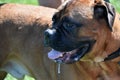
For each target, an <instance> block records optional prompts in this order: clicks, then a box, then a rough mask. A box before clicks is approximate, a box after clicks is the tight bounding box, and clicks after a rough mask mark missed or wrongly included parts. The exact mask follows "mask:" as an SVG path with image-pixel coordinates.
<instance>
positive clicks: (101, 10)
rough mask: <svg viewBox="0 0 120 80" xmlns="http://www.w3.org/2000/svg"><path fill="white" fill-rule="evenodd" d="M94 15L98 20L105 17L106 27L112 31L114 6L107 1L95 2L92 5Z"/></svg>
mask: <svg viewBox="0 0 120 80" xmlns="http://www.w3.org/2000/svg"><path fill="white" fill-rule="evenodd" d="M94 17H95V18H96V19H98V20H100V19H105V20H106V22H107V25H108V27H109V28H110V30H111V31H112V26H113V23H114V19H115V8H114V7H113V6H112V5H111V4H109V3H107V2H104V4H102V3H97V4H96V5H95V6H94Z"/></svg>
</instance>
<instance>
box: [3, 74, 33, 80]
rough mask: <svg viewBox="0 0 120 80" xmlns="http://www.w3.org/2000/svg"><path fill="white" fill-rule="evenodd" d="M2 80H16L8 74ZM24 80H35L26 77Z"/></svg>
mask: <svg viewBox="0 0 120 80" xmlns="http://www.w3.org/2000/svg"><path fill="white" fill-rule="evenodd" d="M4 80H17V79H16V78H14V77H13V76H11V75H10V74H8V75H7V76H6V78H5V79H4ZM24 80H35V79H34V78H32V77H30V76H27V75H26V76H25V78H24Z"/></svg>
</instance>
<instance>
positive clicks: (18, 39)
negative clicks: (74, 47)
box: [0, 0, 120, 80]
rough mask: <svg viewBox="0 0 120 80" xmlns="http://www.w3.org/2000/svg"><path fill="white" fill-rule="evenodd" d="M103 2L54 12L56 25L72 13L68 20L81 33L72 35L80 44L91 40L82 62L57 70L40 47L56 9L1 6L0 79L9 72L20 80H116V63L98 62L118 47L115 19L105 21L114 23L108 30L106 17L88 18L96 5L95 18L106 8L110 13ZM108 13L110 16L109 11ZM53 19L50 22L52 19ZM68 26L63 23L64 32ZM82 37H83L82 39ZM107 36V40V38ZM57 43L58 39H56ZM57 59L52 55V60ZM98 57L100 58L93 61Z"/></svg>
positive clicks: (89, 0)
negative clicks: (24, 79)
mask: <svg viewBox="0 0 120 80" xmlns="http://www.w3.org/2000/svg"><path fill="white" fill-rule="evenodd" d="M74 3H75V4H74ZM104 3H105V2H102V3H101V2H100V3H99V4H94V0H76V1H72V2H71V3H70V4H69V5H66V7H64V9H61V10H60V11H59V12H58V13H57V16H58V17H60V18H56V19H58V22H59V20H62V18H64V17H65V16H68V17H69V15H71V16H73V14H74V16H73V18H74V20H73V19H70V20H71V23H72V22H74V21H75V24H77V23H79V24H78V25H82V26H83V27H82V26H81V29H82V30H81V29H79V28H80V27H78V29H76V32H77V31H79V34H77V35H78V36H76V37H79V38H78V40H79V39H80V40H81V39H82V38H83V41H84V40H87V39H88V38H87V37H91V38H90V39H88V40H90V41H91V40H93V41H92V44H91V45H92V46H93V47H92V48H91V49H90V50H89V52H88V54H85V55H84V56H83V58H84V61H78V62H76V63H73V64H63V65H61V68H60V67H59V66H58V68H57V64H56V63H54V62H52V61H50V60H49V59H48V58H47V52H48V51H49V49H47V48H46V47H44V44H43V33H44V32H43V31H44V30H45V29H46V28H47V27H48V24H49V23H50V22H51V16H52V15H53V13H54V12H55V11H56V10H53V9H48V8H44V7H35V6H25V5H18V4H4V5H1V7H0V71H1V72H0V80H4V79H3V77H4V76H5V74H6V73H4V72H8V73H10V74H12V75H13V76H15V77H16V78H18V79H20V80H22V79H23V77H24V75H25V74H26V75H30V76H32V77H34V78H35V79H36V80H119V71H120V70H119V65H118V64H117V63H116V62H113V61H106V62H100V61H101V60H102V59H101V58H104V55H102V52H103V51H105V52H104V54H106V55H109V54H112V53H113V52H114V51H115V49H116V50H117V49H118V48H119V26H120V24H119V19H118V18H119V16H118V15H116V16H115V15H112V16H114V17H115V20H114V19H111V18H110V19H109V20H111V21H114V25H113V27H112V28H110V25H109V26H108V22H106V18H105V19H104V18H103V16H101V17H102V18H103V19H100V18H101V17H98V18H95V15H94V18H95V19H93V18H92V16H93V15H92V14H91V13H93V11H94V9H93V8H94V7H95V6H96V5H99V6H96V8H97V9H98V11H97V13H99V14H98V16H99V15H100V14H101V12H103V11H102V10H103V9H105V10H106V9H107V10H108V12H111V11H112V10H111V9H113V8H112V7H111V9H110V6H109V7H108V6H106V4H104ZM77 4H78V5H77ZM99 8H100V9H99ZM101 8H103V9H101ZM72 10H75V11H72ZM79 10H80V11H79ZM86 10H87V11H86ZM110 10H111V11H110ZM71 11H72V12H71ZM99 11H100V12H99ZM48 12H49V13H48ZM77 12H78V13H77ZM58 14H59V15H58ZM111 14H113V13H112V12H111ZM105 15H106V14H105ZM96 16H97V14H96ZM109 16H110V15H109ZM55 17H56V16H54V18H55ZM54 18H53V21H54V20H55V19H54ZM99 19H100V20H99ZM68 20H69V19H68ZM76 20H78V21H80V22H77V21H76ZM55 21H56V20H55ZM67 22H69V21H67ZM76 22H77V23H76ZM60 23H61V22H60ZM71 23H70V24H66V23H65V24H64V26H65V25H66V27H65V28H64V29H65V30H67V29H68V27H67V26H69V27H71V25H73V23H72V24H71ZM54 25H55V24H54ZM74 27H75V26H73V27H71V28H70V32H72V31H71V30H73V29H74ZM56 28H58V27H56ZM62 29H63V28H62ZM64 29H63V30H64ZM111 30H112V31H111ZM48 31H50V30H48ZM54 32H55V30H53V31H52V32H51V34H53V33H54ZM60 32H61V31H60ZM68 32H69V30H68ZM45 34H46V33H45ZM64 34H66V35H68V36H66V37H69V34H68V33H66V32H65V33H64ZM73 34H74V33H73ZM91 35H93V36H91ZM48 36H49V35H47V37H48ZM84 36H85V37H86V38H84ZM59 37H60V35H59ZM63 37H64V36H63ZM70 37H71V36H70ZM70 37H69V38H70ZM107 37H111V38H109V39H108V38H107ZM71 38H72V37H71ZM71 38H70V39H71ZM73 39H74V37H73ZM59 40H61V39H60V38H59ZM59 40H58V41H59ZM96 40H97V41H96ZM110 40H111V41H110ZM109 41H110V42H109ZM68 42H69V41H68ZM104 42H108V43H104ZM47 43H48V41H47ZM56 43H57V42H56ZM66 43H67V42H66ZM61 44H62V43H61ZM108 44H109V45H108ZM83 46H84V44H83ZM102 46H103V47H102ZM115 46H116V47H115ZM117 46H118V47H117ZM63 47H64V46H63ZM87 47H88V44H86V46H85V48H86V49H87ZM81 48H82V47H81ZM85 48H83V50H82V51H84V49H85ZM86 49H85V50H86ZM57 56H59V55H57ZM57 56H54V58H56V57H57ZM68 56H71V55H69V53H68V55H67V57H68ZM49 57H50V58H53V56H51V55H49ZM98 57H100V58H99V59H95V58H98ZM61 58H62V57H61ZM68 60H69V61H71V60H73V62H74V57H73V58H72V59H71V58H70V59H68ZM76 60H77V58H76ZM85 60H86V61H85ZM98 61H99V63H98ZM66 62H67V61H66Z"/></svg>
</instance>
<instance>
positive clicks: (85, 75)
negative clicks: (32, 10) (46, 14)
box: [45, 0, 120, 80]
mask: <svg viewBox="0 0 120 80" xmlns="http://www.w3.org/2000/svg"><path fill="white" fill-rule="evenodd" d="M52 20H53V24H52V27H51V28H49V29H47V30H46V31H45V39H46V44H47V45H48V46H50V47H51V48H53V49H52V51H50V52H49V53H48V57H49V58H50V59H52V60H54V61H55V62H58V63H73V62H76V61H78V62H77V63H74V64H73V65H71V68H70V65H69V68H67V70H66V71H65V68H64V69H62V72H63V73H61V77H63V76H64V77H65V76H66V75H69V78H68V77H66V78H64V77H63V79H61V80H64V79H65V80H120V75H119V74H120V67H119V65H118V63H117V60H118V61H119V60H120V59H119V56H120V54H119V53H120V15H119V14H118V13H116V11H115V9H114V7H113V6H112V5H111V4H109V3H107V2H104V1H103V0H72V1H69V2H68V3H67V4H66V3H65V4H63V5H62V6H61V8H60V10H59V11H58V12H57V13H56V14H55V15H54V16H53V18H52ZM114 58H115V59H116V58H117V60H114ZM79 60H81V61H79ZM70 71H71V72H70ZM72 77H73V78H72Z"/></svg>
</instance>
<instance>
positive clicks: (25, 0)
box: [0, 0, 38, 5]
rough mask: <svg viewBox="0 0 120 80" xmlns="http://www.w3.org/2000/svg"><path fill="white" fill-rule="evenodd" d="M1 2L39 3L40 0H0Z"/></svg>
mask: <svg viewBox="0 0 120 80" xmlns="http://www.w3.org/2000/svg"><path fill="white" fill-rule="evenodd" d="M0 3H20V4H32V5H38V0H0Z"/></svg>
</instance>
